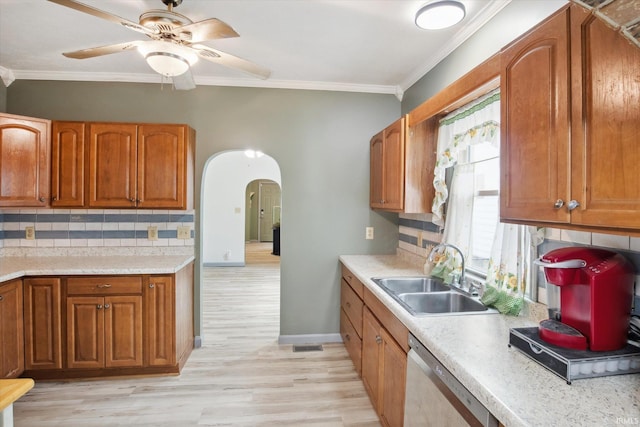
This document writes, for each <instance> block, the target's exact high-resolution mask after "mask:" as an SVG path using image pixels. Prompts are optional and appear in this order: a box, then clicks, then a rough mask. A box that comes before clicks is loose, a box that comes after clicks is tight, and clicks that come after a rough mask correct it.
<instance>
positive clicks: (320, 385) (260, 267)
mask: <svg viewBox="0 0 640 427" xmlns="http://www.w3.org/2000/svg"><path fill="white" fill-rule="evenodd" d="M270 252H271V245H270V244H249V245H247V256H246V258H247V260H246V261H247V266H246V267H219V268H207V269H205V271H204V277H203V304H204V305H203V306H204V309H203V331H204V342H203V347H202V348H200V349H196V350H194V351H193V353H192V354H191V357H190V358H189V360H188V361H187V364H186V365H185V367H184V369H183V371H182V374H181V375H180V376H172V377H145V378H127V379H110V380H88V381H86V380H83V381H71V382H37V383H36V386H35V387H34V388H33V389H32V390H31V391H30V392H29V393H28V394H27V395H25V396H24V397H23V398H22V399H20V400H19V401H18V402H16V404H15V405H14V419H15V425H16V427H39V426H42V427H49V426H64V427H73V426H78V427H80V426H82V427H91V426H154V427H155V426H175V427H182V426H276V425H277V426H281V425H284V426H363V427H364V426H379V425H380V424H379V422H378V418H377V416H376V414H375V412H374V411H373V408H372V406H371V403H370V401H369V398H368V397H367V394H366V392H365V390H364V387H363V385H362V382H361V380H360V379H359V378H358V376H357V374H356V372H355V370H354V368H353V365H352V363H351V360H350V359H349V357H348V355H347V353H346V351H345V349H344V346H342V345H341V344H328V345H324V346H323V347H324V351H319V352H293V351H292V346H291V345H278V343H277V338H278V333H279V301H280V296H279V292H280V264H279V257H277V256H274V255H271V254H270Z"/></svg>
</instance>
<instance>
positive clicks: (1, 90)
mask: <svg viewBox="0 0 640 427" xmlns="http://www.w3.org/2000/svg"><path fill="white" fill-rule="evenodd" d="M6 112H7V88H6V87H5V85H4V83H2V82H0V113H6Z"/></svg>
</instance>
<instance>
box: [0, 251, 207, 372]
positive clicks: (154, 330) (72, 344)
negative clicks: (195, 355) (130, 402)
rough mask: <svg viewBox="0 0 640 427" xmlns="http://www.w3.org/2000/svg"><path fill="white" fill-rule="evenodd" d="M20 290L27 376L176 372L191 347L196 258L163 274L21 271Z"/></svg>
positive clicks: (22, 358) (0, 326)
mask: <svg viewBox="0 0 640 427" xmlns="http://www.w3.org/2000/svg"><path fill="white" fill-rule="evenodd" d="M19 282H20V287H19V289H20V291H21V290H22V283H21V282H22V281H19ZM0 289H2V288H0ZM24 292H25V300H24V316H25V319H24V324H25V326H26V331H25V332H26V334H25V336H26V339H25V342H24V348H25V349H26V352H25V355H24V356H22V353H21V360H24V361H25V374H26V375H28V376H30V377H33V378H36V379H56V378H83V377H102V376H113V375H140V374H176V373H179V372H180V370H181V369H182V367H183V366H184V364H185V362H186V360H187V358H188V357H189V355H190V353H191V350H192V349H193V340H194V336H193V263H191V264H189V265H188V266H186V267H185V268H183V269H182V270H180V271H178V272H177V273H175V274H167V275H127V276H87V277H78V276H73V277H56V278H49V277H32V278H26V279H24ZM20 296H22V294H20ZM20 308H21V310H20V313H22V299H20ZM2 313H3V311H2V307H1V306H0V314H2ZM20 324H22V319H21V320H20ZM3 325H4V322H3V324H2V325H0V331H2V330H3V329H2V328H3ZM13 329H15V328H12V330H13ZM21 333H22V332H21ZM2 342H3V344H4V342H5V340H4V339H3V341H2ZM6 342H9V341H6ZM63 343H66V344H63ZM2 348H3V349H4V345H3V346H2ZM1 354H2V350H0V355H1ZM20 371H22V368H21V370H20Z"/></svg>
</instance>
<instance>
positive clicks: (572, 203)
mask: <svg viewBox="0 0 640 427" xmlns="http://www.w3.org/2000/svg"><path fill="white" fill-rule="evenodd" d="M578 206H580V203H578V201H577V200H571V201H570V202H569V204H568V205H567V209H569V210H570V211H572V210H574V209H575V208H577V207H578Z"/></svg>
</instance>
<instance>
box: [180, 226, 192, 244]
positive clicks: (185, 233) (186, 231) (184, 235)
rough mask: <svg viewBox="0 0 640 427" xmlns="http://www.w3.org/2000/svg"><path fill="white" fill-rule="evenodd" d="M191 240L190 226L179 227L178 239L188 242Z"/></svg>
mask: <svg viewBox="0 0 640 427" xmlns="http://www.w3.org/2000/svg"><path fill="white" fill-rule="evenodd" d="M190 238H191V227H189V226H188V225H179V226H178V239H182V240H187V239H190Z"/></svg>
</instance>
